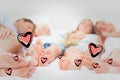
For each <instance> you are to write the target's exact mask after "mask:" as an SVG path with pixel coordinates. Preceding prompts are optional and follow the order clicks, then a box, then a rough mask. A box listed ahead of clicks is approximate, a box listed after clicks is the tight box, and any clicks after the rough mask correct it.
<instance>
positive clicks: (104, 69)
mask: <svg viewBox="0 0 120 80" xmlns="http://www.w3.org/2000/svg"><path fill="white" fill-rule="evenodd" d="M95 72H96V73H97V74H100V73H120V68H119V67H113V66H110V65H109V64H107V63H99V67H97V68H96V70H95Z"/></svg>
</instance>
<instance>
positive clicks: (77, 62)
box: [74, 59, 82, 67]
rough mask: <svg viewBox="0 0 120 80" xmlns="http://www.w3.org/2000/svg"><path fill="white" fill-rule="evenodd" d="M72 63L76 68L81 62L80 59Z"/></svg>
mask: <svg viewBox="0 0 120 80" xmlns="http://www.w3.org/2000/svg"><path fill="white" fill-rule="evenodd" d="M74 63H75V65H76V66H77V67H78V66H79V65H80V64H81V63H82V60H81V59H75V60H74Z"/></svg>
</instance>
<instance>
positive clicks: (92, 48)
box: [88, 43, 103, 57]
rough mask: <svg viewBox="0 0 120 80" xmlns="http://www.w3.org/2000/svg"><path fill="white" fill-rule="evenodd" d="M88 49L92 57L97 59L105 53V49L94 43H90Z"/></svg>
mask: <svg viewBox="0 0 120 80" xmlns="http://www.w3.org/2000/svg"><path fill="white" fill-rule="evenodd" d="M88 49H89V52H90V54H91V56H92V57H96V56H97V55H99V54H100V53H101V52H102V51H103V47H102V46H101V45H96V44H94V43H90V44H89V45H88Z"/></svg>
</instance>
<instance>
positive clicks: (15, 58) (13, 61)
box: [0, 53, 29, 68]
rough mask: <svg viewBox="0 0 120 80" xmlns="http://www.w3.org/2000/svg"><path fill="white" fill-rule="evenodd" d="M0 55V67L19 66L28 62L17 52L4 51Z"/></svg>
mask: <svg viewBox="0 0 120 80" xmlns="http://www.w3.org/2000/svg"><path fill="white" fill-rule="evenodd" d="M0 57H1V58H0V63H1V64H0V68H9V67H12V68H19V67H24V66H26V65H28V63H29V62H28V61H26V60H25V59H24V58H23V57H22V56H20V55H17V54H11V53H5V54H3V55H1V56H0Z"/></svg>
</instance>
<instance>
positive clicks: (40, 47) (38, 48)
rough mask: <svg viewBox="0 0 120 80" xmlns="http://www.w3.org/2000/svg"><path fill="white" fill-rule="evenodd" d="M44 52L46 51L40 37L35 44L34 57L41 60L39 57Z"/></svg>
mask: <svg viewBox="0 0 120 80" xmlns="http://www.w3.org/2000/svg"><path fill="white" fill-rule="evenodd" d="M43 52H44V48H43V45H42V42H41V41H40V39H37V41H36V43H35V45H34V54H33V56H32V58H33V59H34V60H36V61H39V57H40V56H41V55H42V53H43Z"/></svg>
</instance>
